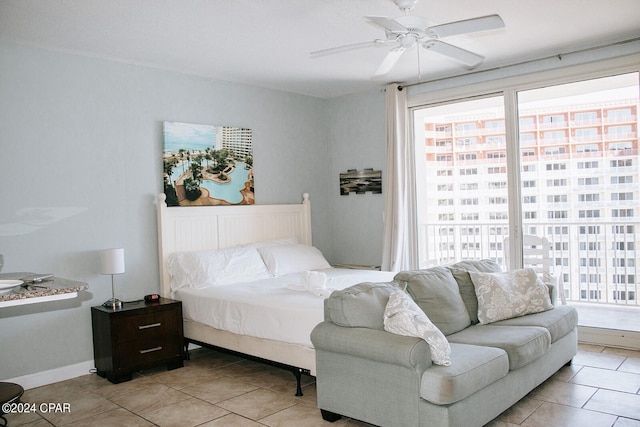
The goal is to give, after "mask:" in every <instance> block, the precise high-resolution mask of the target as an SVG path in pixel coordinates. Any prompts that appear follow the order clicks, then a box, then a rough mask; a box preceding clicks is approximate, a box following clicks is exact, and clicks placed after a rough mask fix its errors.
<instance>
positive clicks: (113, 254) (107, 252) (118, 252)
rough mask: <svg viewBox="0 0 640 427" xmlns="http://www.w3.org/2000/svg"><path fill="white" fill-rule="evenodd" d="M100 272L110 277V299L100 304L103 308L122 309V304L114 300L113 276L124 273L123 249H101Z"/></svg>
mask: <svg viewBox="0 0 640 427" xmlns="http://www.w3.org/2000/svg"><path fill="white" fill-rule="evenodd" d="M100 272H101V273H102V274H110V275H111V299H110V300H108V301H105V303H104V304H102V305H103V306H105V307H111V308H112V309H114V310H115V309H118V308H121V307H122V302H121V301H120V300H119V299H117V298H116V293H115V288H114V285H113V275H114V274H122V273H124V249H123V248H117V249H103V250H101V251H100Z"/></svg>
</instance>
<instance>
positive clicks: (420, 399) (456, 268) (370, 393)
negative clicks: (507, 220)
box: [311, 260, 578, 427]
mask: <svg viewBox="0 0 640 427" xmlns="http://www.w3.org/2000/svg"><path fill="white" fill-rule="evenodd" d="M469 271H482V272H498V271H500V267H499V266H498V265H497V264H495V263H493V262H492V261H488V260H480V261H463V262H460V263H457V264H454V265H451V266H448V267H434V268H431V269H427V270H421V271H412V272H401V273H398V275H396V277H395V279H394V281H393V282H389V283H361V284H358V285H355V286H352V287H350V288H347V289H345V290H342V291H336V292H334V293H333V294H332V295H331V297H329V298H328V299H326V300H325V321H324V322H323V323H321V324H319V325H318V326H317V327H316V328H315V329H314V330H313V332H312V333H311V340H312V342H313V345H314V346H315V349H316V365H317V377H316V380H317V393H318V407H319V408H320V409H321V410H322V416H323V418H324V419H325V420H328V421H335V420H337V419H339V418H340V416H348V417H351V418H354V419H358V420H361V421H366V422H368V423H372V424H375V425H380V426H427V425H428V426H460V427H467V426H482V425H484V424H486V423H487V422H489V421H491V420H492V419H493V418H495V417H496V416H498V415H499V414H500V413H502V412H503V411H504V410H506V409H507V408H509V407H510V406H512V405H513V404H514V403H516V402H517V401H518V400H520V399H521V398H522V397H524V396H525V395H526V394H527V393H528V392H530V391H531V390H532V389H534V388H535V387H536V386H538V385H539V384H541V383H542V382H543V381H545V380H546V379H547V378H549V377H550V376H551V375H552V374H553V373H555V372H556V371H557V370H558V369H560V368H561V367H562V366H563V365H565V364H569V363H570V362H571V360H572V358H573V356H574V355H575V354H576V351H577V331H576V325H577V320H578V317H577V313H576V310H575V309H574V308H573V307H569V306H554V307H553V308H552V309H550V310H547V311H544V312H541V313H535V314H527V315H524V316H520V317H515V318H510V319H507V320H501V321H496V322H494V323H488V324H479V323H478V316H477V312H478V300H477V298H476V294H475V291H474V285H473V282H472V280H471V277H470V275H469ZM398 289H402V290H406V292H407V293H408V294H409V295H410V296H411V297H412V298H413V300H414V301H415V302H416V303H417V304H418V305H419V306H420V308H421V309H422V310H423V311H424V312H425V313H426V314H427V316H428V317H429V319H430V320H431V321H432V322H433V323H434V324H435V325H436V326H437V327H438V328H439V329H440V331H442V333H443V334H444V335H445V336H446V338H447V340H448V342H449V344H450V347H451V365H450V366H442V365H436V364H433V363H432V360H431V355H430V349H429V345H428V344H427V342H426V341H425V340H424V339H421V338H416V337H409V336H401V335H395V334H392V333H389V332H386V331H385V330H384V325H383V314H384V311H385V306H386V304H387V301H388V300H389V295H390V294H391V293H392V292H395V291H397V290H398ZM550 291H551V295H552V297H551V299H552V301H555V289H554V287H553V286H550Z"/></svg>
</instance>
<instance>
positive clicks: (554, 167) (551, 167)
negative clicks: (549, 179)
mask: <svg viewBox="0 0 640 427" xmlns="http://www.w3.org/2000/svg"><path fill="white" fill-rule="evenodd" d="M566 169H567V164H566V163H547V170H548V171H563V170H566Z"/></svg>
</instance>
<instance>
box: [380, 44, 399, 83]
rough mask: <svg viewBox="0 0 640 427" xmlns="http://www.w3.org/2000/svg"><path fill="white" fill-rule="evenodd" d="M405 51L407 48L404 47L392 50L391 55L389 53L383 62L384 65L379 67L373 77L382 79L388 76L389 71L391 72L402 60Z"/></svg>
mask: <svg viewBox="0 0 640 427" xmlns="http://www.w3.org/2000/svg"><path fill="white" fill-rule="evenodd" d="M405 50H406V48H404V47H402V46H398V47H396V48H394V49H391V50H390V51H389V53H387V55H386V56H385V57H384V59H383V60H382V63H381V64H380V66H379V67H378V70H377V71H376V73H375V74H374V75H373V77H374V78H375V77H381V76H384V75H385V74H387V73H388V72H389V71H391V69H392V68H393V66H394V65H396V62H398V59H400V57H401V56H402V54H403V53H404V51H405Z"/></svg>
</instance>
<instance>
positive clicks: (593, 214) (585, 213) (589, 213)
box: [578, 209, 600, 218]
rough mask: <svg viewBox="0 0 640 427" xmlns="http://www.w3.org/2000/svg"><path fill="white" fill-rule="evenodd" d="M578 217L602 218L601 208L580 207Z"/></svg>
mask: <svg viewBox="0 0 640 427" xmlns="http://www.w3.org/2000/svg"><path fill="white" fill-rule="evenodd" d="M578 218H600V210H599V209H580V210H579V211H578Z"/></svg>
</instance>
